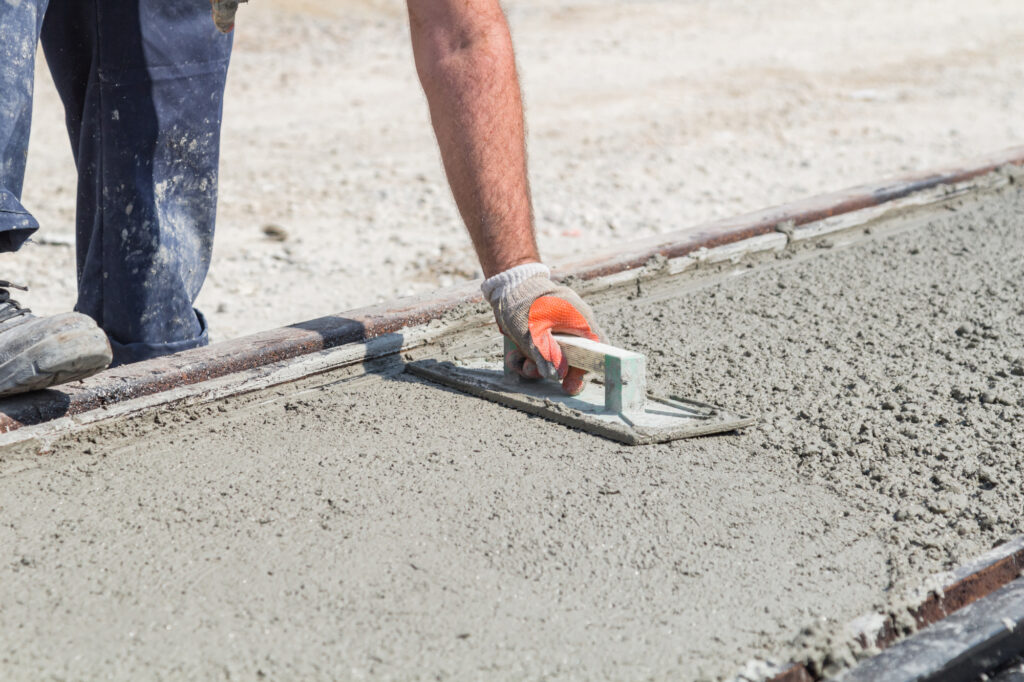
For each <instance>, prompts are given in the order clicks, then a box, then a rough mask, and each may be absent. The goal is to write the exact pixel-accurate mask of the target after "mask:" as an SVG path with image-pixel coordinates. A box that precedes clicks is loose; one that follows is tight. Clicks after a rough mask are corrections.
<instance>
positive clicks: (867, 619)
mask: <svg viewBox="0 0 1024 682" xmlns="http://www.w3.org/2000/svg"><path fill="white" fill-rule="evenodd" d="M1022 573H1024V535H1020V536H1017V537H1015V538H1012V539H1011V540H1009V541H1007V542H1005V543H1003V544H1001V545H999V546H997V547H995V548H994V549H992V550H990V551H988V552H986V553H985V554H982V555H981V556H979V557H977V558H975V559H972V560H970V561H968V562H967V563H965V564H963V565H961V566H960V567H958V568H957V569H956V570H954V571H953V572H951V573H944V574H939V575H938V576H933V579H932V580H930V581H926V583H929V582H930V583H933V584H937V585H938V587H935V588H927V589H924V590H921V591H920V593H919V596H918V597H917V598H915V599H912V600H911V603H912V604H913V605H912V606H910V607H908V609H907V611H908V612H909V614H910V615H911V617H912V618H913V619H914V623H915V631H917V630H921V629H923V628H926V627H928V626H929V625H934V624H935V623H939V622H941V621H942V620H944V619H945V618H946V617H948V616H950V615H952V614H954V613H956V612H958V611H959V610H960V609H962V608H964V607H965V606H968V605H970V604H973V603H974V602H976V601H978V600H980V599H983V598H985V597H987V596H988V595H990V594H992V593H993V592H996V591H997V590H999V589H1001V588H1003V587H1004V586H1006V585H1008V584H1010V583H1011V582H1013V581H1014V580H1017V579H1018V578H1019V577H1021V575H1022ZM898 620H899V619H898V614H895V613H886V614H882V613H874V612H872V613H867V614H863V615H861V616H859V617H857V618H855V619H853V620H851V621H850V622H849V623H847V625H846V628H845V630H846V631H847V633H848V634H850V636H851V638H852V639H853V640H854V641H855V642H856V643H858V644H859V645H860V646H861V647H863V648H864V649H869V648H877V649H881V650H885V649H887V648H889V647H890V646H892V645H893V644H895V643H896V642H897V641H899V640H901V639H902V638H903V637H904V636H906V635H908V634H911V633H908V632H905V631H901V629H900V628H899V626H898V625H897V623H898ZM868 660H870V659H868ZM740 679H744V678H742V677H741V678H740ZM746 679H752V678H746ZM760 679H761V680H764V681H765V682H809V681H812V680H816V679H819V678H817V677H816V676H815V675H813V674H812V673H811V671H810V670H808V669H807V667H806V666H804V665H803V664H802V663H789V664H785V665H782V666H777V667H776V669H775V670H772V671H771V672H769V673H768V674H767V675H764V676H761V677H760Z"/></svg>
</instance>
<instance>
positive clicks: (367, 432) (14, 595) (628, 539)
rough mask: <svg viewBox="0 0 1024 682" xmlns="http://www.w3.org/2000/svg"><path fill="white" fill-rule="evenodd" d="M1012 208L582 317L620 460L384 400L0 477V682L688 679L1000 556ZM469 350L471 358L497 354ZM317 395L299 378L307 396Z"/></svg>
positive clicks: (283, 394)
mask: <svg viewBox="0 0 1024 682" xmlns="http://www.w3.org/2000/svg"><path fill="white" fill-rule="evenodd" d="M1021 215H1024V190H1022V189H1021V187H1020V185H1019V184H1017V185H1014V186H1011V187H1010V188H1009V189H1006V190H1004V191H1002V193H1001V194H1000V195H998V196H995V197H993V196H990V197H989V201H987V202H985V203H983V204H980V205H979V204H975V203H971V202H965V201H963V200H960V201H959V202H958V203H954V204H952V205H950V206H948V207H946V208H945V209H941V210H936V211H934V212H932V213H931V214H929V215H928V216H926V217H925V218H924V219H915V220H914V221H912V222H907V223H905V224H904V223H901V222H897V223H895V224H897V225H903V226H904V229H903V230H902V231H892V232H887V231H885V230H881V229H877V230H876V231H875V232H874V233H873V234H872V236H871V237H870V238H869V239H867V240H864V241H861V242H859V243H857V244H854V245H850V246H842V247H840V246H833V248H821V246H826V247H827V246H829V244H830V243H831V242H828V241H826V242H822V244H821V246H815V247H811V248H807V249H804V250H802V251H799V252H797V253H795V254H794V253H788V252H787V253H785V254H781V255H779V256H777V257H774V258H772V259H769V260H768V261H767V262H765V263H763V264H762V265H760V266H758V267H753V268H746V267H741V268H740V269H739V270H738V271H736V272H734V273H733V274H732V275H730V276H719V277H716V278H711V279H707V280H706V281H705V280H694V281H691V282H689V283H687V281H686V280H683V281H681V282H680V283H678V284H677V285H673V286H672V287H668V288H666V287H662V288H650V289H645V290H643V291H641V292H639V293H638V294H635V295H633V296H631V297H630V298H629V299H628V300H626V299H623V298H617V299H612V300H608V301H605V302H604V303H603V304H601V305H599V308H598V312H599V313H600V314H601V315H602V316H604V319H607V320H609V322H610V324H609V332H610V334H611V336H612V339H613V340H614V341H616V342H618V343H620V344H624V345H626V346H628V347H631V348H635V349H636V350H639V351H642V352H645V353H646V354H647V355H648V358H649V362H650V364H651V383H652V388H653V389H654V390H655V391H656V392H659V393H663V394H681V395H685V396H689V397H693V398H696V399H702V400H707V401H712V402H717V403H720V404H724V405H727V406H729V407H732V408H733V409H737V410H741V411H747V412H751V413H754V414H757V415H759V417H760V420H761V421H760V422H759V423H758V424H757V425H756V426H754V427H751V428H750V429H748V430H747V431H745V432H743V433H739V434H730V435H725V436H718V437H709V438H702V439H696V440H691V441H683V442H676V443H671V444H664V445H655V446H645V447H636V448H630V447H626V446H622V445H619V444H616V443H612V442H610V441H606V440H602V439H599V438H595V437H592V436H588V435H586V434H584V433H580V432H577V431H573V430H571V429H567V428H564V427H560V426H557V425H554V424H551V423H549V422H546V421H544V420H542V419H538V418H535V417H530V416H527V415H524V414H521V413H518V412H515V411H512V410H508V409H506V408H503V407H500V406H497V405H493V404H491V403H487V402H485V401H482V400H479V399H475V398H471V397H468V396H463V395H460V394H456V393H453V392H450V391H446V390H444V389H441V388H439V387H436V386H433V385H428V384H425V383H423V382H421V381H419V380H416V379H413V378H410V377H409V376H408V375H400V374H399V375H396V374H389V373H383V374H370V375H366V376H364V377H360V378H359V379H355V380H351V381H349V382H347V383H340V384H333V385H328V386H326V387H324V388H318V389H317V388H314V389H310V390H307V391H305V392H303V393H296V392H295V391H294V389H277V390H274V391H271V392H269V394H267V395H264V396H261V397H258V398H251V399H247V400H248V401H247V402H246V401H242V400H236V401H234V402H231V401H229V403H227V404H220V405H212V406H204V407H197V408H191V409H176V410H169V411H163V412H161V413H159V414H157V415H155V416H153V415H149V416H145V417H141V418H138V419H136V420H134V421H131V422H128V423H115V424H112V425H110V426H106V427H103V428H100V429H97V430H92V431H88V432H86V433H85V434H84V435H82V436H78V437H76V438H73V439H71V440H70V441H67V442H64V443H61V444H58V446H57V447H56V449H55V452H53V454H51V455H49V456H46V457H39V456H36V455H30V456H28V457H17V456H12V455H10V454H8V455H7V456H5V457H3V458H2V459H0V552H2V554H0V605H2V606H0V669H2V670H3V671H4V673H5V675H6V676H8V677H10V678H12V679H20V678H26V679H28V678H33V679H38V678H42V677H47V676H52V677H54V678H58V679H60V678H69V679H83V678H91V677H98V676H101V675H102V676H107V677H111V678H117V679H140V678H145V679H160V678H168V679H170V678H204V679H213V678H218V679H257V678H263V677H266V678H267V679H361V678H364V677H373V678H382V679H415V678H423V679H427V678H429V679H467V678H476V677H481V676H486V677H493V678H498V679H523V678H529V679H536V678H561V679H700V678H711V679H718V678H722V677H727V676H729V675H731V674H733V673H735V672H737V671H738V669H739V668H740V667H741V666H742V665H744V664H745V663H746V662H747V661H749V660H750V659H751V658H753V657H767V658H776V659H779V660H783V659H789V658H790V657H791V656H812V657H814V658H815V660H821V659H822V658H823V657H824V656H826V655H829V654H830V653H831V655H833V656H835V655H837V654H838V652H841V648H840V649H836V648H835V647H833V646H830V645H829V646H823V644H824V643H825V642H826V637H825V635H826V634H827V633H829V632H830V631H832V629H834V628H835V627H836V626H838V625H840V624H842V623H845V622H846V621H847V620H849V619H850V618H853V617H855V616H858V615H861V614H862V613H864V612H866V611H869V610H873V609H884V608H886V607H887V606H888V605H890V604H891V603H892V600H893V599H898V597H899V595H900V594H902V592H903V590H904V589H906V588H909V587H917V586H919V585H920V584H921V582H922V580H923V578H924V576H927V575H929V574H931V573H934V572H937V571H942V570H948V569H950V568H952V567H953V566H955V565H958V564H959V563H962V562H963V561H965V560H967V559H969V558H971V557H973V556H976V555H978V554H980V553H981V552H983V551H985V550H987V549H988V548H989V547H991V546H993V545H995V544H997V543H998V542H1000V541H1002V540H1005V539H1008V538H1009V537H1012V536H1014V535H1017V534H1020V533H1021V532H1024V527H1022V519H1024V464H1022V462H1021V459H1020V452H1021V450H1022V448H1024V398H1022V397H1021V396H1024V350H1022V348H1021V346H1020V343H1019V342H1018V340H1019V339H1020V338H1022V336H1024V308H1022V303H1021V301H1024V291H1022V289H1024V283H1022V281H1021V278H1020V272H1021V266H1022V264H1024V231H1022V230H1021V219H1020V216H1021ZM495 349H497V343H496V342H495ZM322 381H324V382H327V381H328V379H326V378H325V379H322Z"/></svg>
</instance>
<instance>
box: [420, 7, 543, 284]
mask: <svg viewBox="0 0 1024 682" xmlns="http://www.w3.org/2000/svg"><path fill="white" fill-rule="evenodd" d="M407 2H408V8H409V20H410V26H411V28H412V45H413V53H414V55H415V58H416V70H417V72H418V73H419V77H420V82H421V83H422V84H423V90H424V92H425V93H426V95H427V102H428V104H429V106H430V117H431V121H432V122H433V125H434V132H435V133H436V135H437V141H438V144H439V146H440V148H441V158H442V160H443V162H444V168H445V172H446V174H447V175H448V182H449V184H450V185H451V188H452V194H453V195H454V196H455V203H456V204H457V205H458V207H459V212H460V213H461V214H462V219H463V221H465V223H466V228H467V229H468V230H469V234H470V237H471V238H472V240H473V246H474V248H475V249H476V253H477V256H478V257H479V259H480V265H481V267H482V268H483V271H484V276H485V277H490V276H492V275H495V274H497V273H499V272H503V271H505V270H508V269H509V268H512V267H515V266H517V265H523V264H525V263H535V262H539V261H540V258H539V255H538V252H537V244H536V239H535V237H534V230H533V215H532V209H531V205H530V188H529V183H528V181H527V177H526V143H525V136H524V123H523V103H522V96H521V94H520V91H519V78H518V76H517V74H516V64H515V56H514V53H513V50H512V38H511V36H510V34H509V29H508V23H507V22H506V20H505V15H504V13H503V12H502V10H501V6H500V4H499V2H498V0H407Z"/></svg>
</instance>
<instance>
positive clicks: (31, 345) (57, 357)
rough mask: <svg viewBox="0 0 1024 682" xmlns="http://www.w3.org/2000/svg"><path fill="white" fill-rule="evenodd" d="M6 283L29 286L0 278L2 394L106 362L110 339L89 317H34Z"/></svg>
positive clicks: (59, 380) (76, 375)
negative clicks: (22, 305)
mask: <svg viewBox="0 0 1024 682" xmlns="http://www.w3.org/2000/svg"><path fill="white" fill-rule="evenodd" d="M8 287H9V288H13V289H22V290H24V291H27V289H26V288H25V287H23V286H18V285H17V284H11V283H10V282H4V281H0V397H4V396H9V395H14V394H16V393H25V392H26V391H36V390H39V389H41V388H46V387H47V386H53V385H54V384H63V383H65V382H68V381H74V380H75V379H84V378H85V377H87V376H91V375H93V374H95V373H96V372H99V371H100V370H102V369H104V368H106V367H107V365H109V364H110V361H111V360H112V359H113V354H112V353H111V352H110V342H109V341H107V335H106V334H104V333H103V330H101V329H100V328H99V327H98V326H96V323H95V322H94V321H93V319H92V318H91V317H89V316H88V315H83V314H81V313H62V314H60V315H53V316H51V317H36V316H35V315H33V314H32V311H31V310H29V309H28V308H23V307H21V305H20V304H19V303H18V302H17V301H15V300H14V299H12V298H11V294H10V292H8V291H7V288H8Z"/></svg>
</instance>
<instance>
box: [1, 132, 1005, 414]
mask: <svg viewBox="0 0 1024 682" xmlns="http://www.w3.org/2000/svg"><path fill="white" fill-rule="evenodd" d="M1007 165H1017V166H1022V165H1024V147H1016V148H1013V149H1009V150H1007V151H1004V152H1001V153H999V154H995V155H992V156H988V157H985V158H982V159H979V160H977V161H975V162H973V163H969V164H964V165H962V166H958V167H955V168H949V169H945V170H941V171H937V172H929V173H920V174H914V175H908V176H904V177H900V178H896V179H893V180H889V181H883V182H879V183H874V184H869V185H861V186H859V187H854V188H851V189H848V190H845V191H842V192H836V193H832V194H824V195H820V196H817V197H812V198H810V199H806V200H803V201H797V202H794V203H791V204H786V205H783V206H779V207H776V208H770V209H766V210H763V211H758V212H756V213H750V214H747V215H743V216H739V217H737V218H731V219H728V220H719V221H715V222H711V223H708V224H705V225H702V226H699V227H696V228H692V229H686V230H682V231H679V232H675V233H671V234H667V235H659V236H658V237H657V238H653V239H647V240H641V241H636V242H631V243H629V244H626V245H624V246H622V247H619V248H616V249H614V250H609V251H607V252H604V253H603V254H600V255H598V256H595V257H592V258H588V259H584V260H576V261H571V262H566V263H563V264H562V265H561V266H560V267H558V268H556V270H555V272H556V275H557V276H558V277H560V278H565V277H570V276H571V277H574V278H577V279H578V280H591V279H595V278H598V277H604V276H607V275H612V274H616V273H620V272H624V271H626V270H630V269H633V268H638V267H642V266H643V265H644V264H646V263H647V262H649V261H650V259H651V258H653V257H656V256H664V257H666V258H678V257H681V256H685V255H687V254H690V253H692V252H694V251H697V250H698V249H701V248H708V249H710V248H714V247H717V246H723V245H725V244H732V243H735V242H738V241H742V240H744V239H749V238H751V237H756V236H759V235H763V234H768V233H771V232H774V231H776V230H777V229H778V227H779V225H781V224H789V225H796V226H799V225H803V224H805V223H809V222H814V221H816V220H821V219H824V218H828V217H832V216H836V215H840V214H844V213H849V212H852V211H857V210H861V209H864V208H868V207H871V206H880V205H882V204H885V203H887V202H891V201H894V200H897V199H900V198H903V197H906V196H908V195H911V194H913V193H915V192H919V191H922V190H926V189H931V188H934V187H937V186H939V185H944V184H953V183H957V182H964V181H966V180H970V179H972V178H975V177H978V176H980V175H984V174H985V173H989V172H991V171H994V170H996V169H998V168H1000V167H1003V166H1007ZM479 301H480V295H479V291H478V287H477V285H476V284H474V283H468V284H465V285H462V286H459V287H455V288H452V289H449V290H446V291H441V292H436V293H433V294H429V295H426V296H420V297H414V298H408V299H401V300H398V301H394V302H391V303H387V304H383V305H379V306H372V307H368V308H362V309H359V310H355V311H352V312H349V313H340V314H337V315H329V316H326V317H321V318H318V319H315V320H310V321H308V322H304V323H301V324H297V325H292V326H289V327H282V328H279V329H274V330H270V331H267V332H262V333H259V334H254V335H252V336H247V337H243V338H239V339H233V340H231V341H226V342H222V343H218V344H215V345H212V346H208V347H206V348H198V349H195V350H191V351H186V352H184V353H178V354H176V355H172V356H167V357H163V358H157V359H154V360H149V361H146V362H140V363H136V364H134V365H128V366H125V367H121V368H117V369H114V370H109V371H106V372H103V373H101V374H98V375H96V376H95V377H92V378H90V379H87V380H86V381H84V382H79V383H77V384H74V385H65V386H60V387H57V388H55V389H51V390H48V391H40V392H37V393H33V394H29V395H26V396H19V397H14V398H8V399H5V400H0V433H7V432H10V431H13V430H16V429H18V428H21V427H22V426H27V425H31V424H39V423H43V422H46V421H50V420H52V419H56V418H59V417H64V416H71V415H75V414H81V413H82V412H86V411H88V410H93V409H97V408H102V407H104V406H106V405H110V404H113V403H117V402H121V401H124V400H130V399H133V398H139V397H143V396H147V395H152V394H154V393H159V392H161V391H166V390H169V389H172V388H177V387H179V386H184V385H189V384H195V383H199V382H202V381H207V380H209V379H215V378H218V377H222V376H225V375H228V374H232V373H234V372H239V371H242V370H245V369H251V368H253V367H259V366H263V365H267V364H269V363H273V362H279V361H282V360H287V359H290V358H294V357H298V356H301V355H305V354H308V353H313V352H317V351H320V350H325V349H328V348H333V347H336V346H339V345H341V344H346V343H361V342H365V341H368V340H370V339H374V338H378V337H380V336H383V335H385V334H392V333H396V332H398V331H399V330H401V329H404V328H408V327H413V326H416V325H420V324H425V323H427V322H429V321H430V320H433V319H437V318H439V317H441V316H443V315H444V314H445V313H447V312H450V311H452V310H454V309H455V308H458V307H460V306H463V305H466V304H471V303H474V302H479Z"/></svg>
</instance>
